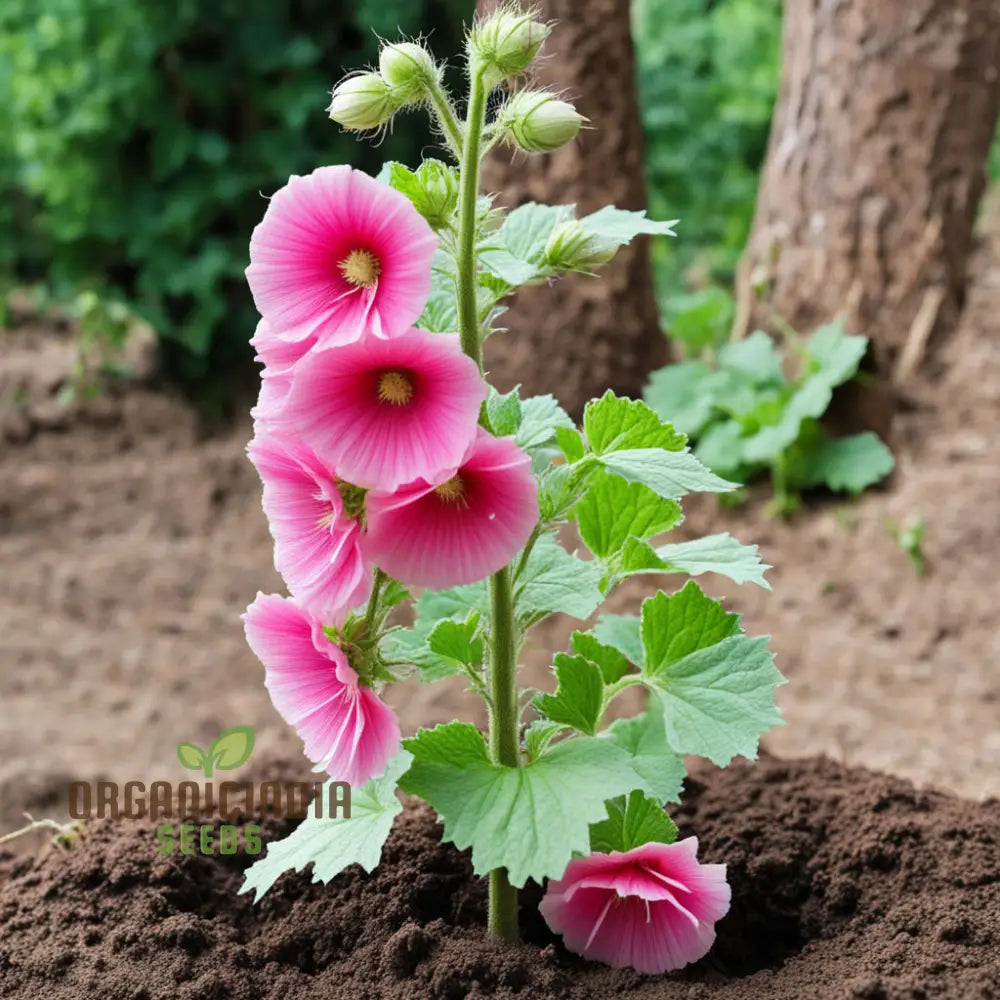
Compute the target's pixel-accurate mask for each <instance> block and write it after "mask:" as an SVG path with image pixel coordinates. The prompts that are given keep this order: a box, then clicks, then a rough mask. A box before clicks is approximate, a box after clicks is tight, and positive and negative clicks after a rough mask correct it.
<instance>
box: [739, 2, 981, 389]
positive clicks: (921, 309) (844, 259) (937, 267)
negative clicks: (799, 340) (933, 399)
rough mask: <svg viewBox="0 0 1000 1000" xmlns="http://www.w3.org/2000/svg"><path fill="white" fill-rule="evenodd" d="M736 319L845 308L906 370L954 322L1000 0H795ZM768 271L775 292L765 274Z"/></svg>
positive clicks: (814, 318)
mask: <svg viewBox="0 0 1000 1000" xmlns="http://www.w3.org/2000/svg"><path fill="white" fill-rule="evenodd" d="M782 58H783V65H782V80H781V91H780V95H779V98H778V102H777V108H776V111H775V118H774V122H773V125H772V131H771V139H770V146H769V149H768V156H767V162H766V165H765V168H764V171H763V174H762V178H761V184H760V192H759V195H758V203H757V212H756V217H755V220H754V225H753V230H752V233H751V237H750V241H749V244H748V249H747V252H746V255H745V258H744V261H743V264H742V266H741V269H740V279H739V281H738V286H739V287H738V291H739V300H740V308H739V309H738V317H737V332H739V331H740V328H741V327H742V328H743V329H744V330H745V329H746V328H747V326H749V324H750V323H751V322H756V323H760V324H761V325H764V326H765V328H767V327H768V326H770V325H771V324H770V323H769V322H768V320H769V317H770V316H771V315H773V314H772V313H771V312H770V309H771V308H773V309H775V310H777V311H778V312H779V313H780V314H781V315H782V316H784V317H785V319H787V320H788V321H789V322H790V323H791V324H792V325H793V326H795V327H796V328H797V329H799V330H803V331H807V330H809V329H811V328H813V327H814V326H815V325H817V324H819V323H821V322H825V321H827V320H829V319H831V318H833V317H834V316H836V315H838V314H840V315H846V316H847V319H848V324H849V326H850V327H851V328H852V331H853V332H858V333H865V334H867V335H869V336H870V337H872V338H873V346H874V356H873V359H872V360H873V361H874V367H875V368H876V369H877V370H878V371H879V372H880V373H881V374H882V375H885V376H888V377H892V378H894V379H895V380H897V381H902V380H905V379H906V378H907V377H908V376H909V375H911V374H913V372H914V371H915V370H916V368H917V367H918V365H919V364H920V362H921V360H922V358H923V356H924V354H925V351H926V349H927V348H928V346H929V345H930V344H931V342H932V339H933V340H934V341H937V340H939V339H940V337H941V335H943V334H945V333H946V332H947V331H948V329H950V328H951V327H952V326H953V325H954V322H955V319H956V318H957V316H958V314H959V312H960V310H961V307H962V301H963V295H964V287H965V267H966V261H967V258H968V255H969V250H970V245H971V242H972V228H973V223H974V219H975V213H976V207H977V204H978V202H979V199H980V196H981V195H982V192H983V188H984V184H985V169H984V168H985V162H986V157H987V153H988V149H989V145H990V140H991V138H992V136H993V132H994V128H995V125H996V120H997V110H998V102H1000V74H998V61H1000V3H998V2H997V0H788V2H786V4H785V21H784V30H783V41H782ZM761 278H763V279H765V280H769V281H770V285H769V291H768V292H767V293H766V297H765V299H764V301H763V303H760V304H755V302H754V297H753V294H752V292H751V286H752V285H753V284H754V283H755V281H756V280H758V279H761Z"/></svg>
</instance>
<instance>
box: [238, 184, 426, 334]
mask: <svg viewBox="0 0 1000 1000" xmlns="http://www.w3.org/2000/svg"><path fill="white" fill-rule="evenodd" d="M436 246H437V238H436V237H435V235H434V233H433V231H432V230H431V228H430V226H428V225H427V223H426V222H425V221H424V219H423V218H422V217H421V216H420V214H419V213H418V212H417V211H416V209H414V207H413V205H412V204H411V202H410V201H409V200H408V199H407V198H406V197H404V196H403V195H401V194H399V193H398V192H396V191H393V190H392V189H390V188H387V187H386V186H385V185H384V184H379V183H378V181H376V180H373V179H372V178H371V177H369V176H368V175H367V174H364V173H362V172H361V171H359V170H354V169H352V168H351V167H345V166H335V167H320V168H319V169H318V170H314V171H313V172H312V173H311V174H309V175H308V176H306V177H292V178H290V179H289V181H288V184H287V185H286V186H285V187H283V188H282V189H281V190H280V191H278V192H276V193H275V194H274V196H273V197H272V198H271V201H270V204H269V205H268V208H267V211H266V212H265V213H264V219H263V221H262V222H261V223H260V225H258V226H257V228H256V229H255V230H254V232H253V236H252V237H251V239H250V266H249V267H248V268H247V281H248V282H249V284H250V290H251V291H252V292H253V297H254V302H255V303H256V305H257V308H258V309H259V310H260V313H261V315H262V316H263V317H264V319H266V320H267V321H268V323H269V324H271V326H272V327H273V328H274V329H275V330H277V331H280V332H281V333H282V334H284V335H285V336H286V337H288V338H290V339H294V340H302V339H304V338H306V337H310V336H313V337H315V338H316V339H317V340H318V341H319V342H320V343H321V344H323V345H337V344H349V343H352V342H354V341H355V340H358V339H359V338H360V337H361V336H362V335H363V334H365V333H371V334H373V335H374V336H376V337H397V336H399V335H400V334H402V333H405V332H406V331H407V330H408V329H409V328H410V326H411V325H412V324H413V322H414V321H415V320H416V319H417V317H418V316H419V315H420V312H421V310H422V309H423V307H424V302H425V301H426V300H427V295H428V292H429V291H430V265H431V258H432V257H433V256H434V250H435V248H436Z"/></svg>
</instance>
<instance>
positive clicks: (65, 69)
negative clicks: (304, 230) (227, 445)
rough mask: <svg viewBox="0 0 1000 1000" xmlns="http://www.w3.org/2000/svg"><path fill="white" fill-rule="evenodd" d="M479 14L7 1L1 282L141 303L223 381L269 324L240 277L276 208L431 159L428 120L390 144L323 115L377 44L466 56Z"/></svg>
mask: <svg viewBox="0 0 1000 1000" xmlns="http://www.w3.org/2000/svg"><path fill="white" fill-rule="evenodd" d="M471 7H472V2H471V0H357V2H355V3H352V4H349V5H348V4H330V3H327V2H323V0H290V2H288V3H274V2H273V0H177V2H175V3H163V2H160V0H135V2H131V3H126V2H123V0H46V2H45V3H44V4H39V3H38V2H37V0H5V2H4V3H3V4H2V5H0V92H2V93H3V94H6V95H9V97H8V98H7V99H5V100H3V101H0V269H2V272H3V273H2V277H3V278H4V279H5V282H6V283H7V284H11V283H14V282H15V281H16V282H25V281H44V282H47V283H49V285H50V287H51V289H52V290H53V292H54V294H55V295H56V296H57V297H58V298H68V297H69V296H70V295H71V294H72V293H74V292H76V291H79V290H81V289H93V290H96V291H97V292H99V293H100V294H101V295H102V296H107V297H109V298H112V299H116V298H120V299H123V300H125V301H127V302H128V303H129V304H130V305H131V306H132V307H133V308H135V309H136V310H137V311H138V312H139V313H140V314H142V315H143V316H144V317H145V318H146V319H147V320H149V321H150V322H151V323H152V324H153V326H154V327H155V329H156V330H157V331H159V333H160V334H161V335H162V336H163V337H164V338H166V341H167V343H168V344H170V345H173V349H172V350H168V357H169V359H170V360H171V361H172V362H173V368H174V370H175V372H177V373H179V374H181V375H183V376H188V377H194V378H200V377H201V376H204V375H206V374H208V375H211V376H212V380H213V381H216V380H217V378H218V375H219V373H220V371H223V370H225V369H226V368H227V367H230V366H231V365H232V363H233V362H234V361H235V360H236V359H237V358H246V357H248V351H247V348H246V341H247V338H248V337H249V336H250V334H251V332H252V330H253V326H254V323H255V318H254V312H253V306H252V303H251V301H250V297H249V295H248V293H247V291H246V286H245V284H244V283H243V280H242V271H243V268H244V267H245V266H246V263H247V241H248V237H249V234H250V230H251V228H252V227H253V225H254V224H255V223H256V222H257V221H258V220H259V218H260V216H261V214H262V210H263V204H264V203H263V200H262V195H267V194H268V193H270V192H272V191H274V190H275V189H276V188H278V187H279V186H280V185H281V184H283V183H284V182H285V180H286V179H287V178H288V176H289V174H291V173H304V172H308V171H310V170H312V169H313V168H314V167H316V166H317V165H319V164H322V163H334V162H351V163H354V164H356V165H358V166H361V167H364V168H365V169H369V170H373V171H374V170H377V169H378V165H379V164H380V163H381V162H382V161H383V160H384V159H386V158H387V157H390V156H391V157H396V158H399V159H404V160H414V159H416V158H418V156H419V152H420V148H421V144H422V143H423V142H424V141H425V140H424V139H423V129H424V128H425V122H424V121H417V120H415V119H411V120H410V121H407V120H406V119H405V118H401V119H400V120H399V121H398V123H397V127H396V130H395V134H394V135H392V136H389V137H388V138H387V139H386V140H385V141H384V143H383V145H382V148H378V149H377V148H374V147H373V146H371V145H365V144H360V143H358V142H356V141H355V140H354V139H353V138H350V137H348V136H345V135H343V134H341V133H340V131H339V129H337V128H336V127H335V126H334V125H332V124H331V123H330V121H329V120H328V119H327V116H326V114H325V110H324V102H325V98H326V94H327V93H328V92H329V91H330V89H331V88H332V86H333V84H334V83H335V81H336V80H337V79H338V78H339V77H340V76H341V75H342V73H343V71H344V70H345V69H347V68H354V67H356V66H358V65H361V64H364V63H366V62H371V61H374V59H375V58H376V55H377V40H376V33H377V34H381V35H384V36H395V35H396V34H397V31H398V30H402V31H403V32H405V33H408V34H416V33H418V32H420V31H427V30H430V29H434V30H435V36H434V37H435V42H436V43H437V44H438V45H439V46H440V48H441V50H442V51H443V52H453V51H456V50H457V49H458V47H459V45H460V38H461V31H462V23H463V20H467V19H468V16H469V12H470V11H471Z"/></svg>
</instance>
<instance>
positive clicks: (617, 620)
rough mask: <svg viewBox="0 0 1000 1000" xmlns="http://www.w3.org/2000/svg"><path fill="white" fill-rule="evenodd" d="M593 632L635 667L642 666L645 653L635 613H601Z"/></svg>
mask: <svg viewBox="0 0 1000 1000" xmlns="http://www.w3.org/2000/svg"><path fill="white" fill-rule="evenodd" d="M593 632H594V635H595V636H596V637H597V638H598V640H599V641H600V642H602V643H604V645H605V646H611V647H612V648H613V649H617V650H618V651H619V652H620V653H621V654H622V655H623V656H626V657H628V659H629V662H631V663H634V664H635V665H636V666H637V667H641V666H642V664H643V660H644V658H645V653H644V652H643V649H642V634H641V632H640V623H639V618H638V616H637V615H612V614H604V615H601V617H600V618H598V619H597V624H596V625H595V626H594V628H593Z"/></svg>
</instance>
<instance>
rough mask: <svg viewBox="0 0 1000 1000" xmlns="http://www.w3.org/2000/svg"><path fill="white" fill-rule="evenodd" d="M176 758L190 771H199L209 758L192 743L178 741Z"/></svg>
mask: <svg viewBox="0 0 1000 1000" xmlns="http://www.w3.org/2000/svg"><path fill="white" fill-rule="evenodd" d="M177 759H178V760H179V761H180V762H181V765H182V766H183V767H186V768H188V769H189V770H191V771H201V770H202V769H203V768H204V767H205V764H207V763H208V760H209V758H208V756H207V755H206V753H205V751H204V750H202V749H201V747H199V746H197V745H195V744H194V743H178V744H177Z"/></svg>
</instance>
